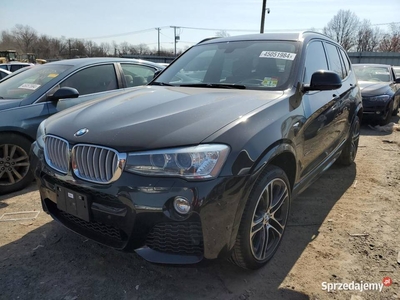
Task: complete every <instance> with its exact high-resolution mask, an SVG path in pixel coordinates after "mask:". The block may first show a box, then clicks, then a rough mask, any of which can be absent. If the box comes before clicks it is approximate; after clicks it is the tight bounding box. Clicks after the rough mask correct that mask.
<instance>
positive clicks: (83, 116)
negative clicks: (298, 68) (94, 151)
mask: <svg viewBox="0 0 400 300" xmlns="http://www.w3.org/2000/svg"><path fill="white" fill-rule="evenodd" d="M282 95H283V92H281V91H278V92H277V91H251V90H231V89H230V90H227V89H211V88H193V87H192V88H189V87H159V86H147V87H142V88H138V89H134V90H133V91H131V92H129V93H125V94H122V95H117V96H115V97H112V98H108V99H107V98H106V99H103V100H101V101H95V102H91V103H90V104H88V103H86V104H83V105H79V106H75V107H72V108H71V109H69V110H66V111H64V112H61V113H58V114H56V115H54V116H52V117H50V118H49V119H47V121H46V133H47V134H53V135H57V136H60V137H62V138H64V139H66V140H68V141H70V143H72V144H76V143H88V144H96V145H103V146H106V147H111V148H114V149H117V150H118V151H121V152H125V151H135V150H147V149H159V148H167V147H176V146H183V145H195V144H199V143H200V142H201V141H203V140H204V139H205V138H206V137H208V136H210V135H211V134H212V133H214V132H216V131H217V130H219V129H221V128H222V127H224V126H226V125H228V124H229V123H231V122H233V121H235V120H236V119H238V118H239V117H242V116H245V115H246V114H247V113H249V112H251V111H252V110H254V109H256V108H258V107H260V106H263V105H267V104H268V103H270V102H271V101H272V100H274V99H277V98H279V97H280V96H282ZM83 128H87V129H88V132H87V133H86V134H85V135H83V136H80V137H75V136H74V134H75V133H76V132H77V131H78V130H80V129H83Z"/></svg>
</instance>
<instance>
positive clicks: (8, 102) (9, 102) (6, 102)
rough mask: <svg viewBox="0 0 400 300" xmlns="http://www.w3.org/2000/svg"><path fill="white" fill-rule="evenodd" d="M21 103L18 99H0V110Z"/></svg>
mask: <svg viewBox="0 0 400 300" xmlns="http://www.w3.org/2000/svg"><path fill="white" fill-rule="evenodd" d="M20 104H21V100H20V99H0V111H2V110H5V109H9V108H14V107H18V106H19V105H20Z"/></svg>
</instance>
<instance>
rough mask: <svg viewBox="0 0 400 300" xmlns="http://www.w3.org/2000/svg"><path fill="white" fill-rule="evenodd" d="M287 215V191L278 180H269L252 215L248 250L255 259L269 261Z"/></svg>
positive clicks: (280, 235) (280, 236) (283, 228)
mask: <svg viewBox="0 0 400 300" xmlns="http://www.w3.org/2000/svg"><path fill="white" fill-rule="evenodd" d="M288 214H289V190H288V186H287V185H286V183H285V181H283V180H282V179H280V178H275V179H273V180H271V181H270V182H269V183H268V184H267V186H266V187H265V188H264V190H263V191H262V193H261V195H260V197H259V199H258V202H257V204H256V208H255V210H254V213H253V221H252V224H251V229H250V248H251V252H252V254H253V256H254V258H255V259H257V260H259V261H263V260H266V259H269V258H270V256H272V255H273V254H274V252H275V249H276V248H277V247H278V245H279V242H280V240H281V238H282V235H283V232H284V230H285V226H286V222H287V217H288Z"/></svg>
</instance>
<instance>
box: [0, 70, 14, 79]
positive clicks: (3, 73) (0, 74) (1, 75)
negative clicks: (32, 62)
mask: <svg viewBox="0 0 400 300" xmlns="http://www.w3.org/2000/svg"><path fill="white" fill-rule="evenodd" d="M10 74H11V72H10V71H7V70H4V69H0V79H3V78H4V77H6V76H8V75H10Z"/></svg>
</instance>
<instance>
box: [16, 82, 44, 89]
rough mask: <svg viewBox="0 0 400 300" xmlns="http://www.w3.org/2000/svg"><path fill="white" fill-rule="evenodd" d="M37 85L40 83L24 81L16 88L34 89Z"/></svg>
mask: <svg viewBox="0 0 400 300" xmlns="http://www.w3.org/2000/svg"><path fill="white" fill-rule="evenodd" d="M39 87H40V84H34V83H24V84H22V85H20V86H19V87H18V88H19V89H25V90H36V89H37V88H39Z"/></svg>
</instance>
